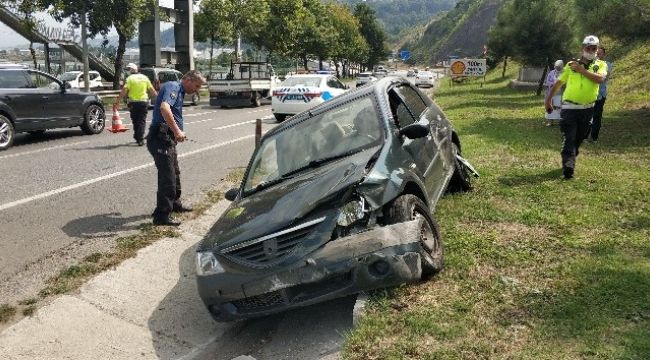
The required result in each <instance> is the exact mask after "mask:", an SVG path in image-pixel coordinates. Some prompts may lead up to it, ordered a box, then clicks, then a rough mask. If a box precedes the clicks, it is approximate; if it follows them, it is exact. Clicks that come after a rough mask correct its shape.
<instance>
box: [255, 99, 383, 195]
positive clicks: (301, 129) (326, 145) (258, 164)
mask: <svg viewBox="0 0 650 360" xmlns="http://www.w3.org/2000/svg"><path fill="white" fill-rule="evenodd" d="M381 139H382V125H381V122H380V121H379V116H378V114H377V110H376V106H375V102H374V100H373V97H372V96H370V95H369V96H366V97H364V98H361V99H359V100H356V101H354V102H351V103H347V104H345V105H342V106H339V107H336V108H333V109H331V110H330V111H328V112H325V113H322V114H319V115H316V116H314V117H311V118H309V119H307V120H305V121H302V122H300V123H298V124H296V125H295V126H291V127H289V128H287V129H285V130H283V131H281V132H278V133H277V134H274V135H273V136H271V137H269V138H267V139H265V140H264V142H263V143H262V144H261V145H260V148H259V150H258V151H257V152H256V153H255V158H254V159H253V162H252V165H251V168H250V170H249V171H248V175H247V178H246V179H245V183H244V194H250V193H252V192H255V191H257V190H261V189H263V188H266V187H268V186H270V185H273V184H276V183H278V182H281V181H282V180H284V179H287V178H289V177H292V176H295V175H296V174H298V173H300V172H302V171H303V170H307V169H310V168H314V167H318V166H320V165H322V164H325V163H327V162H329V161H334V160H336V159H339V158H341V157H345V156H347V155H351V154H353V153H355V152H358V151H361V150H363V149H365V148H367V147H368V146H370V145H371V144H376V143H378V142H379V141H381Z"/></svg>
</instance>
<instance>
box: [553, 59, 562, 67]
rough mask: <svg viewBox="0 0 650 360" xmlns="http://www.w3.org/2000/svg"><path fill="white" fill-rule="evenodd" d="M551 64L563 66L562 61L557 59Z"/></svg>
mask: <svg viewBox="0 0 650 360" xmlns="http://www.w3.org/2000/svg"><path fill="white" fill-rule="evenodd" d="M553 66H555V67H558V66H559V67H563V66H564V61H562V60H557V61H555V64H553Z"/></svg>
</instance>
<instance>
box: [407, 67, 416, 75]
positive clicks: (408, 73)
mask: <svg viewBox="0 0 650 360" xmlns="http://www.w3.org/2000/svg"><path fill="white" fill-rule="evenodd" d="M414 76H415V71H414V70H413V69H410V70H408V71H407V72H406V77H414Z"/></svg>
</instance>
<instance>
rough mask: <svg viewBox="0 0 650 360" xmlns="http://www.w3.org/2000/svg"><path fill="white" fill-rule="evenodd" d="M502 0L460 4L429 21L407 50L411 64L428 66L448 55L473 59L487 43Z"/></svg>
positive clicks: (405, 46)
mask: <svg viewBox="0 0 650 360" xmlns="http://www.w3.org/2000/svg"><path fill="white" fill-rule="evenodd" d="M502 5H503V0H461V1H459V2H458V3H457V4H456V6H455V7H454V8H453V9H452V10H451V11H449V12H448V13H447V14H445V16H443V17H441V18H439V19H437V20H434V21H432V22H431V23H430V24H429V25H428V26H427V28H426V30H425V31H424V33H423V35H422V38H421V39H420V40H419V41H418V42H416V43H411V44H405V45H404V48H409V47H410V48H411V49H412V51H413V55H414V56H413V61H414V62H415V63H432V62H437V61H441V60H444V59H446V58H448V57H449V56H450V55H457V56H460V57H463V56H477V55H480V54H481V53H482V51H483V45H484V44H486V43H487V33H488V30H489V28H490V27H491V26H492V25H493V24H494V22H495V20H496V16H497V13H498V12H499V9H501V6H502Z"/></svg>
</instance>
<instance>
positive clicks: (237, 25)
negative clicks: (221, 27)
mask: <svg viewBox="0 0 650 360" xmlns="http://www.w3.org/2000/svg"><path fill="white" fill-rule="evenodd" d="M221 6H222V14H223V15H224V16H225V19H219V18H215V19H213V20H212V21H225V22H227V23H228V24H229V25H230V28H231V34H230V35H231V36H232V38H233V39H237V41H236V43H235V54H236V56H237V57H239V56H240V53H241V48H240V47H241V43H240V41H241V39H242V38H244V39H255V38H257V37H258V33H259V31H260V29H262V28H264V25H265V24H266V22H267V21H268V16H269V3H268V1H267V0H221Z"/></svg>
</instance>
